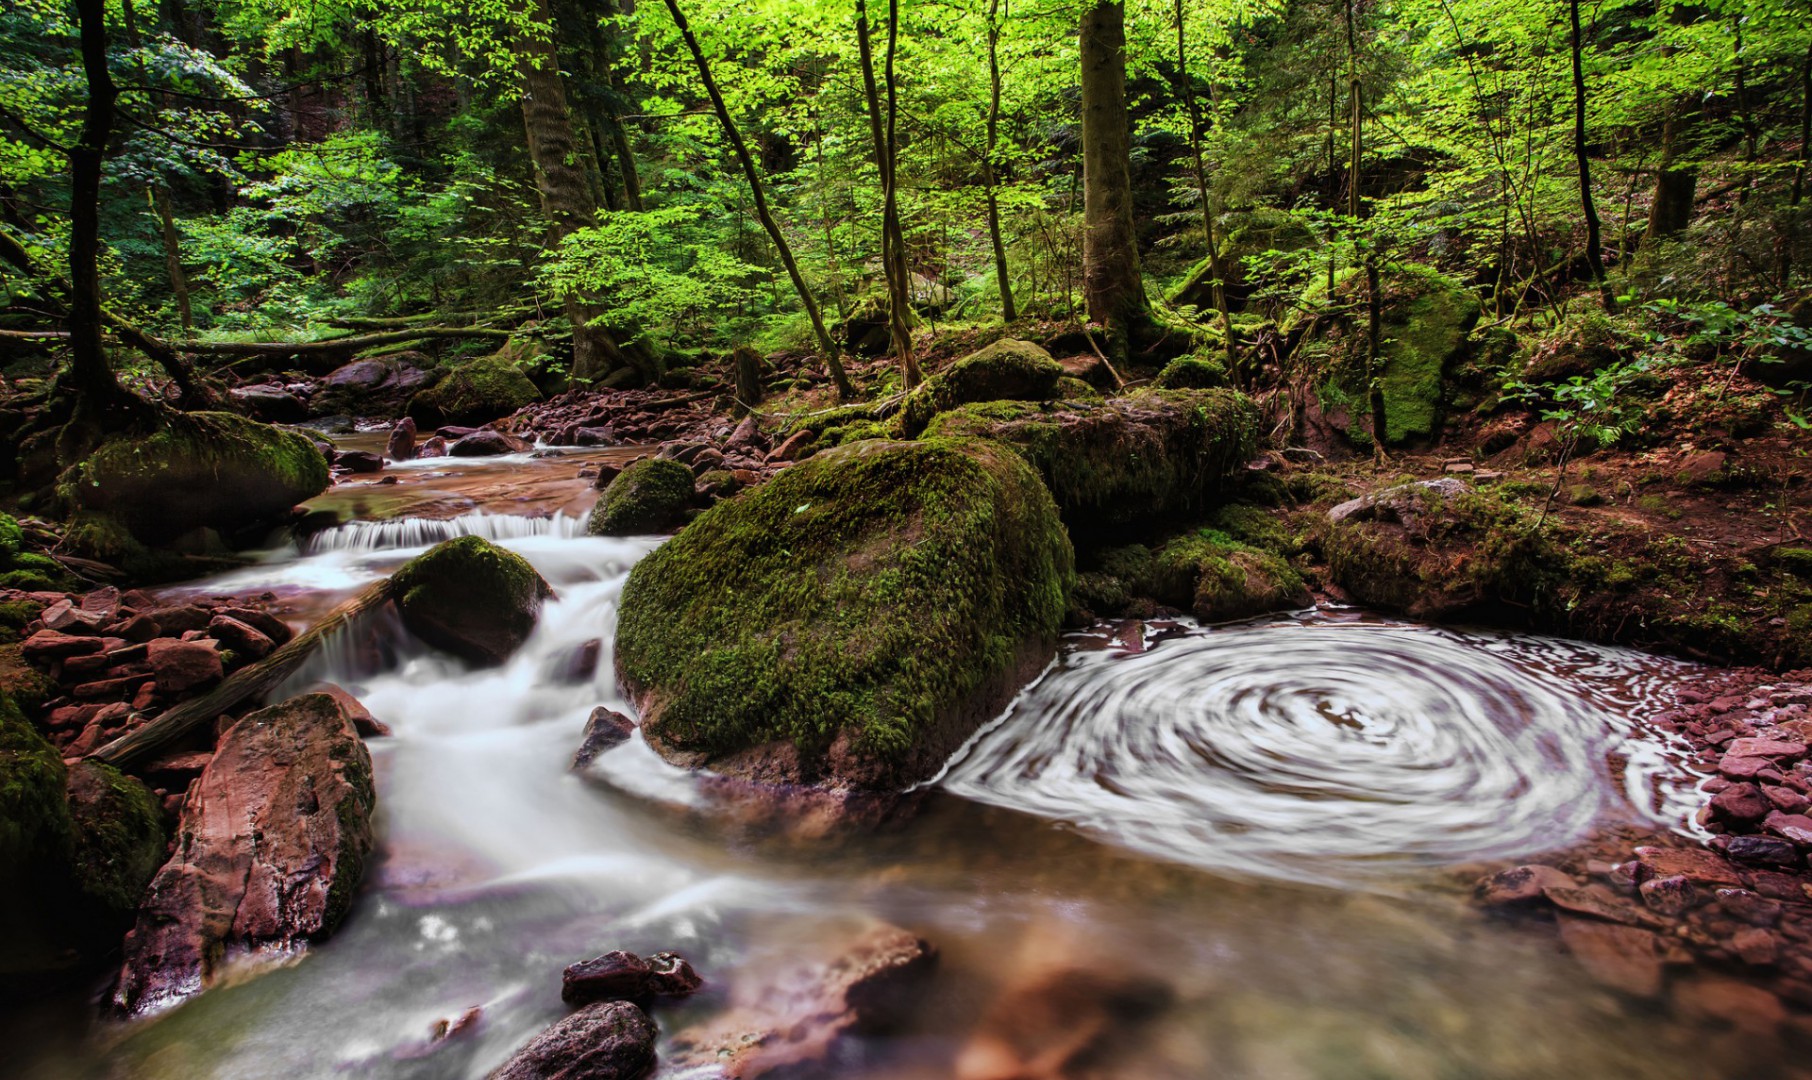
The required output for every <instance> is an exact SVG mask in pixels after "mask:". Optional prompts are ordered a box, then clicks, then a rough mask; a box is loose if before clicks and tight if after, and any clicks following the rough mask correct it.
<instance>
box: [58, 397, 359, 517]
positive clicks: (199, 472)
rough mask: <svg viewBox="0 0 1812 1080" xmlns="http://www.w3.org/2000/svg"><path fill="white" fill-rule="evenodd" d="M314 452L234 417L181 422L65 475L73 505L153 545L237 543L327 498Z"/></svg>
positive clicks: (119, 444)
mask: <svg viewBox="0 0 1812 1080" xmlns="http://www.w3.org/2000/svg"><path fill="white" fill-rule="evenodd" d="M328 481H329V476H328V471H327V459H326V458H324V457H322V456H321V451H320V450H318V449H316V447H315V444H314V443H312V442H310V441H309V440H308V439H307V438H305V437H303V436H302V435H300V434H297V433H296V432H294V431H285V430H283V429H281V428H274V427H271V426H270V425H268V424H261V423H259V422H258V421H256V420H248V419H247V418H245V417H243V416H236V415H234V414H232V413H217V412H196V413H175V414H172V415H170V416H167V417H165V418H163V420H162V422H161V423H160V425H159V426H158V428H157V429H156V430H155V431H153V432H151V433H150V435H148V436H146V435H130V436H126V435H122V436H119V437H116V438H113V439H110V440H108V441H107V442H104V443H102V444H101V446H100V447H99V448H98V449H96V450H95V451H94V452H93V453H92V454H90V455H88V457H86V458H85V459H83V460H82V462H81V463H80V464H78V465H74V466H71V467H70V468H69V469H68V470H66V471H65V472H64V473H63V476H62V478H61V479H60V481H59V483H58V490H59V491H61V492H62V493H63V495H64V497H65V498H67V499H68V500H69V501H70V502H72V503H73V504H74V505H75V506H77V507H79V508H81V509H83V510H86V511H89V512H92V513H96V514H101V515H105V516H106V517H109V518H112V519H114V520H116V521H118V522H119V523H120V524H121V525H124V526H125V527H126V529H127V530H128V531H129V532H131V534H132V535H133V536H134V537H136V538H137V539H138V540H140V541H142V542H144V543H147V544H162V543H166V542H168V541H170V540H172V539H174V538H175V537H177V536H180V535H182V534H184V533H187V532H190V531H192V530H194V529H198V528H211V529H217V530H219V531H220V532H221V533H223V534H230V533H233V532H236V531H238V530H241V529H245V528H247V527H250V526H254V525H260V524H264V523H267V522H274V521H276V520H277V519H278V518H279V517H281V516H282V515H283V514H285V513H288V511H289V510H290V508H291V507H293V506H295V505H296V504H297V503H299V502H302V501H304V500H306V499H310V498H313V497H314V496H316V495H319V494H320V493H321V492H323V491H325V490H327V484H328Z"/></svg>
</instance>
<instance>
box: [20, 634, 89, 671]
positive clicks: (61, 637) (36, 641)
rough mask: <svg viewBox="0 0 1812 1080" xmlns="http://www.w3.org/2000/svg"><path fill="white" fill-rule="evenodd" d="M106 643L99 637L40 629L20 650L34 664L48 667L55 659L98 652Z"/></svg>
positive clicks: (26, 640)
mask: <svg viewBox="0 0 1812 1080" xmlns="http://www.w3.org/2000/svg"><path fill="white" fill-rule="evenodd" d="M105 647H106V646H105V644H104V643H103V642H102V641H101V639H100V638H98V637H80V636H77V635H75V634H65V633H62V632H61V631H58V630H40V631H38V632H37V633H35V634H33V635H32V636H30V637H28V638H26V639H25V640H24V641H23V642H21V643H20V644H19V652H20V654H21V655H23V656H24V657H25V658H26V659H27V660H30V661H31V662H32V663H34V664H40V665H43V666H46V667H48V666H49V665H50V663H51V662H52V661H53V660H64V659H67V658H69V657H72V656H86V655H88V654H90V653H98V652H100V651H101V650H102V649H103V648H105Z"/></svg>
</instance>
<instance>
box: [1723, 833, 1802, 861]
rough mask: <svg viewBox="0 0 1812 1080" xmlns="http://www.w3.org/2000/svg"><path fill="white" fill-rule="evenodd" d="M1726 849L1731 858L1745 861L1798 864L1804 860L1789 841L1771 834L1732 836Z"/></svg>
mask: <svg viewBox="0 0 1812 1080" xmlns="http://www.w3.org/2000/svg"><path fill="white" fill-rule="evenodd" d="M1727 850H1728V851H1729V852H1730V857H1731V858H1733V859H1740V860H1742V861H1743V862H1747V863H1761V864H1764V865H1769V866H1799V865H1801V864H1802V863H1803V862H1804V860H1803V859H1801V858H1800V854H1799V849H1798V848H1796V847H1794V846H1793V844H1792V843H1791V842H1789V841H1786V840H1781V839H1778V838H1776V837H1773V836H1733V837H1731V838H1730V845H1729V847H1728V848H1727Z"/></svg>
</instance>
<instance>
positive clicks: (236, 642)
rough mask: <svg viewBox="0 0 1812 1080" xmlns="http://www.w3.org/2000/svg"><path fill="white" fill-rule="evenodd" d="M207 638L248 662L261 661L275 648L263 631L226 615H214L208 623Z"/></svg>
mask: <svg viewBox="0 0 1812 1080" xmlns="http://www.w3.org/2000/svg"><path fill="white" fill-rule="evenodd" d="M208 636H209V637H211V638H213V639H214V640H215V641H218V642H220V643H221V644H222V645H224V646H226V647H227V648H229V649H231V650H233V652H235V653H237V654H238V655H239V656H240V657H242V658H245V659H250V660H262V659H264V658H265V657H267V656H269V655H270V654H271V651H272V650H273V649H275V648H276V647H277V644H276V642H274V641H272V640H271V639H270V638H269V637H267V636H266V635H265V634H264V632H263V631H261V630H257V629H254V628H253V627H251V626H248V625H246V624H245V623H242V622H240V621H239V620H238V619H235V618H232V617H231V616H228V615H216V616H214V618H212V619H211V620H209V621H208Z"/></svg>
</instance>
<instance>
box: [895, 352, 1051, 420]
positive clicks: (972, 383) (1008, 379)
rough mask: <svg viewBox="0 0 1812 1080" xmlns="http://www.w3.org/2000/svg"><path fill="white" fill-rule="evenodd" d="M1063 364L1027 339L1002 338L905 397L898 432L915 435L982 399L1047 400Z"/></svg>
mask: <svg viewBox="0 0 1812 1080" xmlns="http://www.w3.org/2000/svg"><path fill="white" fill-rule="evenodd" d="M1063 377H1064V372H1063V367H1062V365H1060V364H1058V363H1057V361H1055V360H1053V359H1051V354H1050V353H1048V352H1045V351H1044V349H1042V348H1041V347H1039V346H1037V345H1034V344H1032V343H1031V342H1029V341H1019V340H1017V339H1015V338H1002V339H1001V340H1000V341H996V342H995V343H994V344H992V345H989V346H988V347H986V348H984V349H980V350H977V351H976V352H973V353H970V354H969V355H968V356H965V357H963V358H962V359H961V360H958V361H957V362H956V363H954V364H951V365H950V366H949V367H947V368H945V369H944V370H943V371H941V372H939V373H938V374H936V375H934V376H932V377H931V378H930V379H927V380H926V381H925V384H924V385H923V386H921V387H919V388H918V389H916V390H914V391H913V392H912V393H911V394H910V395H908V396H907V398H906V401H905V403H904V404H903V405H902V406H901V407H900V434H902V435H904V436H906V437H907V438H912V437H914V436H916V435H918V434H919V433H920V432H922V431H924V430H925V427H926V425H928V424H930V423H931V419H932V417H934V416H936V415H937V414H938V413H941V412H945V411H947V410H949V409H953V408H956V407H957V406H958V405H968V404H972V403H974V402H979V401H1049V400H1051V399H1052V398H1055V397H1057V396H1058V393H1057V384H1058V382H1059V381H1060V380H1062V379H1063Z"/></svg>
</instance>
